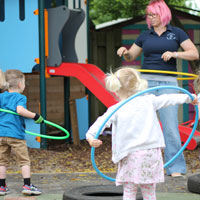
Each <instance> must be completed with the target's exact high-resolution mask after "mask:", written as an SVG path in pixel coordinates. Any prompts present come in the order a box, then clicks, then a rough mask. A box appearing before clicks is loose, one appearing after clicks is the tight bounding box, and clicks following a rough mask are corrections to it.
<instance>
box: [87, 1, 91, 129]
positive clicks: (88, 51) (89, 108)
mask: <svg viewBox="0 0 200 200" xmlns="http://www.w3.org/2000/svg"><path fill="white" fill-rule="evenodd" d="M86 3H87V4H86V18H87V55H88V63H91V56H90V16H89V9H90V5H89V4H90V0H87V1H86ZM86 92H87V94H88V102H89V106H88V115H89V117H88V118H89V125H91V123H92V122H91V110H92V109H91V101H92V97H91V92H90V91H89V90H86Z"/></svg>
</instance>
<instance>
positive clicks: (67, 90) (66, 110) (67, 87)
mask: <svg viewBox="0 0 200 200" xmlns="http://www.w3.org/2000/svg"><path fill="white" fill-rule="evenodd" d="M63 5H66V6H67V7H68V0H64V1H63ZM69 99H70V78H69V77H64V123H65V125H64V126H65V128H66V129H67V130H68V131H70V132H71V120H70V109H69ZM71 139H72V138H71V135H70V138H69V139H68V140H67V141H69V142H71Z"/></svg>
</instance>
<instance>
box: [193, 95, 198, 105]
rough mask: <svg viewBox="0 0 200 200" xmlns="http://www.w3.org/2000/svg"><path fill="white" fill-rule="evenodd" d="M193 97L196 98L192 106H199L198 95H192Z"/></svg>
mask: <svg viewBox="0 0 200 200" xmlns="http://www.w3.org/2000/svg"><path fill="white" fill-rule="evenodd" d="M192 96H193V97H194V100H193V101H192V102H191V104H192V105H197V104H198V98H197V95H196V94H192Z"/></svg>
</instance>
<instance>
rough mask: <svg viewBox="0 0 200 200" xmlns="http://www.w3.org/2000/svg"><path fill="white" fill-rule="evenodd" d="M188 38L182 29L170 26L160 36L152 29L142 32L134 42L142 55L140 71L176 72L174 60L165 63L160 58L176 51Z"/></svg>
mask: <svg viewBox="0 0 200 200" xmlns="http://www.w3.org/2000/svg"><path fill="white" fill-rule="evenodd" d="M188 38H189V37H188V35H187V34H186V33H185V32H184V31H183V30H182V29H180V28H178V27H173V26H171V25H167V30H166V31H165V32H164V33H163V34H162V35H161V36H158V34H157V33H156V32H155V31H154V29H153V28H152V29H151V30H148V31H144V32H143V33H142V34H141V35H140V36H139V37H138V38H137V39H136V41H135V44H136V45H137V46H139V47H141V48H142V50H143V53H144V62H143V65H142V69H153V70H166V71H177V68H176V59H175V58H171V59H170V60H169V61H167V62H165V61H164V60H163V59H162V58H161V56H162V54H163V53H164V52H166V51H171V52H174V51H178V49H179V47H180V44H181V43H182V42H183V41H185V40H187V39H188ZM162 75H166V74H162Z"/></svg>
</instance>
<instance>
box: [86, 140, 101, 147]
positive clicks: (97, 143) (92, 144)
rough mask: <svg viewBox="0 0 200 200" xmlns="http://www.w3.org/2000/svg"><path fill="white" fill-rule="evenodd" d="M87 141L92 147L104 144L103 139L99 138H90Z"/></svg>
mask: <svg viewBox="0 0 200 200" xmlns="http://www.w3.org/2000/svg"><path fill="white" fill-rule="evenodd" d="M87 141H88V142H89V144H90V146H91V147H95V148H96V147H99V146H101V145H102V141H101V140H99V139H94V138H88V139H87Z"/></svg>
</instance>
